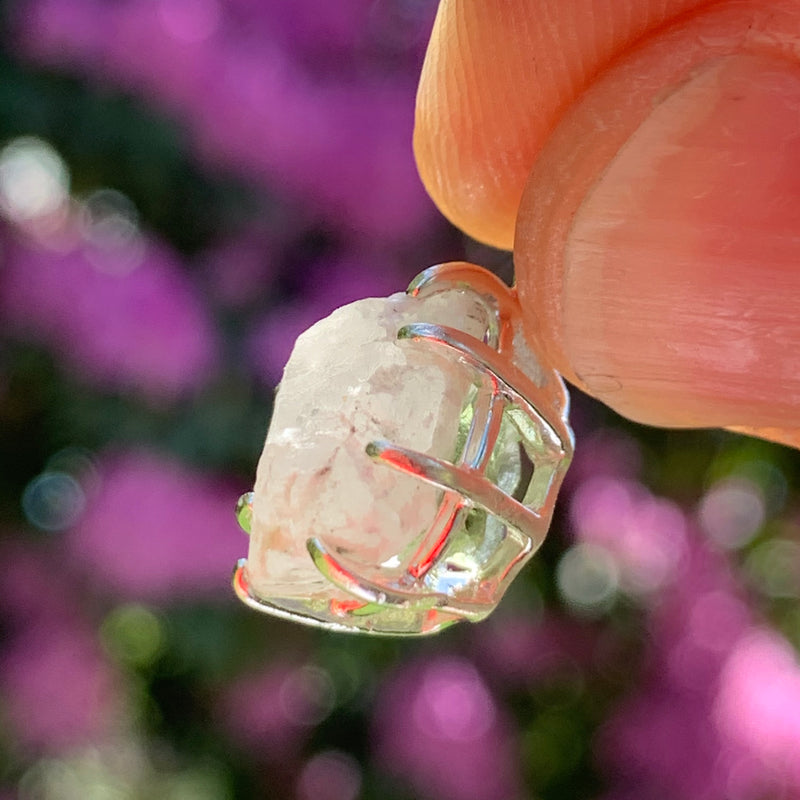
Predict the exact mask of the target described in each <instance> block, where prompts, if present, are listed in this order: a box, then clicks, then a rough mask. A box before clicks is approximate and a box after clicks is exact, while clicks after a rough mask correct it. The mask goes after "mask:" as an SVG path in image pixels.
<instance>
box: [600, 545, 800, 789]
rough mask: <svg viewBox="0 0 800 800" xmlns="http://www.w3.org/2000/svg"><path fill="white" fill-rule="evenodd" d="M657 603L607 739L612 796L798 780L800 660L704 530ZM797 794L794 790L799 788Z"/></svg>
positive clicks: (789, 785)
mask: <svg viewBox="0 0 800 800" xmlns="http://www.w3.org/2000/svg"><path fill="white" fill-rule="evenodd" d="M691 542H692V546H691V547H690V551H689V554H688V557H687V559H686V561H685V562H684V565H683V569H682V574H681V581H680V583H677V582H676V583H674V584H672V585H670V586H669V587H668V588H667V589H665V590H664V591H663V592H662V594H661V596H660V601H659V603H658V604H657V605H656V607H655V608H654V610H653V616H652V619H651V625H650V630H649V642H650V645H649V647H648V652H647V653H646V661H645V668H644V674H643V675H642V677H641V680H640V681H639V682H638V689H637V691H636V692H635V693H634V694H633V695H632V696H631V697H629V698H628V700H627V701H625V702H624V703H623V704H622V705H621V706H620V707H619V708H618V709H617V711H616V713H615V714H614V715H613V716H612V718H611V719H610V720H609V721H608V723H607V724H606V727H605V729H604V731H603V733H602V735H601V737H600V738H599V740H598V753H599V754H600V756H601V761H602V763H603V766H604V768H605V769H606V770H607V771H608V773H609V774H610V775H613V776H614V783H615V784H616V785H615V787H614V789H613V790H612V792H611V793H610V794H609V795H608V798H607V800H612V798H613V799H614V800H618V799H620V800H621V798H628V797H633V796H637V797H662V796H668V797H671V798H673V800H684V799H685V800H758V798H762V797H783V796H786V795H784V791H786V790H790V791H792V792H798V791H800V769H799V768H798V761H797V753H798V752H800V725H798V723H797V720H798V719H799V718H800V668H798V665H797V662H796V660H795V658H794V656H793V654H792V652H791V648H790V647H789V646H788V644H787V643H786V642H785V641H783V640H782V639H781V637H779V636H778V635H777V634H775V633H772V632H767V631H765V630H764V629H763V627H762V626H760V625H759V624H757V623H756V621H755V620H753V618H752V615H751V612H750V611H749V610H748V608H747V606H746V604H745V602H744V599H743V598H742V596H741V592H740V591H739V589H738V588H737V586H736V583H735V581H734V579H733V577H732V576H731V574H730V571H729V570H728V569H727V567H726V565H725V563H724V560H723V559H722V558H721V557H720V556H719V554H717V553H714V552H713V551H711V550H710V549H709V548H708V545H706V544H705V543H703V542H702V541H700V540H699V539H692V540H691ZM792 796H793V795H792Z"/></svg>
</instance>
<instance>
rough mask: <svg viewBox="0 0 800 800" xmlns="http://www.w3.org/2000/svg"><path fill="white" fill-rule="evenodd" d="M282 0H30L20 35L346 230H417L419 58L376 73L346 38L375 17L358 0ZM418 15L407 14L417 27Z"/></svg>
mask: <svg viewBox="0 0 800 800" xmlns="http://www.w3.org/2000/svg"><path fill="white" fill-rule="evenodd" d="M286 5H287V4H284V3H282V2H274V3H263V4H261V5H256V4H252V3H249V4H248V3H241V2H240V3H236V4H230V7H229V4H216V3H213V2H212V1H211V0H191V2H190V1H189V0H159V1H158V2H155V1H152V2H139V0H127V2H117V3H112V4H109V3H105V2H98V0H32V1H31V2H30V3H28V4H27V5H26V7H25V9H24V12H21V13H20V14H19V15H18V33H17V41H18V43H19V46H20V48H21V49H22V50H23V51H24V52H25V53H27V54H28V55H29V56H32V57H34V58H36V59H37V60H39V61H42V62H44V63H48V64H56V65H60V66H67V67H78V68H79V69H81V70H83V71H86V72H89V73H95V74H96V75H97V77H98V78H99V79H101V80H102V81H104V82H105V81H109V80H110V81H113V82H115V83H117V84H118V85H120V86H123V87H125V88H127V89H131V90H134V91H138V92H140V93H142V94H144V95H146V96H148V97H150V98H152V99H153V100H154V101H155V102H157V103H159V104H161V105H162V106H165V107H166V108H168V109H170V110H172V111H175V112H177V113H178V115H179V116H180V117H181V119H182V120H183V121H184V122H185V123H186V125H187V127H188V128H189V130H190V131H191V133H192V135H193V137H194V140H195V142H196V144H197V148H198V150H199V152H200V153H201V154H202V155H203V156H204V158H205V159H206V160H207V161H208V162H209V163H211V164H218V165H220V166H223V167H225V168H227V169H234V170H236V171H238V172H240V173H241V174H243V175H244V176H245V177H246V178H248V179H249V180H260V181H262V182H264V183H265V184H266V185H267V186H268V187H269V188H270V189H271V190H273V191H274V189H275V187H276V186H277V187H283V188H284V189H285V190H286V191H287V192H288V193H289V194H291V195H295V196H297V197H300V198H302V199H303V200H304V202H305V203H306V204H307V206H308V208H309V210H311V211H312V212H313V213H321V214H323V215H324V216H325V218H326V219H327V220H328V221H330V222H333V223H334V224H336V225H337V226H338V227H341V228H343V229H344V230H350V231H352V232H354V233H367V234H368V235H371V236H386V237H389V238H390V239H394V238H396V237H404V236H408V235H411V234H414V233H417V232H419V231H421V230H423V229H425V228H426V227H427V226H428V225H430V224H431V222H432V220H433V219H435V216H434V214H433V205H432V204H431V202H430V200H428V198H427V197H426V195H425V192H424V190H423V188H422V184H421V182H420V180H419V178H418V176H417V173H416V168H415V166H414V161H413V156H412V152H411V131H412V125H413V111H414V93H415V87H416V76H417V72H418V67H419V64H418V63H417V62H418V61H419V57H416V58H414V59H413V64H412V63H409V64H406V65H404V66H403V68H402V69H400V70H399V71H397V70H396V71H395V72H393V73H388V74H387V76H385V77H384V78H383V79H382V80H376V78H375V75H374V74H372V73H371V71H370V69H369V65H367V68H366V69H365V70H364V72H363V73H359V72H358V71H354V70H353V65H352V50H350V47H351V42H352V41H356V40H358V39H363V38H365V37H367V38H368V37H369V35H370V30H371V29H370V24H371V22H374V19H373V18H372V15H371V13H370V12H371V9H369V8H368V6H367V5H366V4H365V3H363V2H355V3H354V4H352V5H350V6H349V11H350V13H349V14H348V13H347V11H348V8H345V9H344V10H343V9H341V8H340V7H339V4H336V11H335V12H334V11H333V10H332V9H330V8H328V5H329V4H327V3H324V2H315V3H311V2H306V3H304V4H303V6H304V7H305V8H307V9H308V10H307V11H306V12H299V11H286V10H285V8H286ZM288 5H289V6H291V5H292V4H288ZM193 7H197V8H196V13H193V11H192V8H193ZM198 17H199V20H198ZM427 17H428V15H427V14H425V15H421V16H420V18H419V19H416V20H415V19H413V18H409V19H410V20H411V21H410V23H409V24H410V25H411V26H412V27H414V26H417V27H418V28H419V30H420V31H425V30H426V29H427V27H428V25H429V20H428V19H427ZM282 23H283V24H282ZM397 27H398V26H396V25H388V26H386V27H385V30H386V31H387V32H391V31H393V30H397ZM372 32H373V33H374V29H372ZM330 34H333V36H332V37H331V38H329V39H328V46H327V47H324V44H325V40H326V38H327V37H329V35H330ZM411 38H412V39H413V38H414V37H411ZM419 38H422V37H419ZM337 39H338V47H342V48H343V50H340V51H339V54H340V59H339V61H338V62H337V66H338V67H339V68H338V69H334V68H332V65H331V58H330V56H331V50H333V51H335V50H336V48H337V44H336V41H337ZM298 41H302V42H303V47H302V48H298V47H297V46H296V45H297V42H298ZM331 44H332V45H333V46H332V47H331ZM375 52H376V53H380V52H381V48H375ZM384 72H386V71H385V70H384Z"/></svg>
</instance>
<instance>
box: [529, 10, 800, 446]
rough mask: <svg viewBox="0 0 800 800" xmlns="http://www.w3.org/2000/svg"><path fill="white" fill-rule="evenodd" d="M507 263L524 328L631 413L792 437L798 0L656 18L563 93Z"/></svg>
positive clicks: (798, 322) (796, 346)
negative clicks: (583, 83)
mask: <svg viewBox="0 0 800 800" xmlns="http://www.w3.org/2000/svg"><path fill="white" fill-rule="evenodd" d="M515 247H516V250H515V258H516V263H517V280H518V288H519V292H520V298H521V300H522V302H523V306H524V308H525V310H526V312H527V313H528V317H527V322H528V325H529V329H530V332H531V334H532V335H533V336H535V337H536V338H537V339H538V340H539V342H540V344H541V346H542V347H543V348H544V350H545V351H546V352H547V354H548V355H549V356H550V358H551V360H552V361H553V363H554V364H555V366H556V367H557V368H558V369H559V370H560V371H561V372H562V373H564V374H565V376H566V377H568V378H569V379H570V380H572V381H574V382H576V383H577V384H578V385H580V386H582V387H583V388H585V389H586V390H587V391H588V392H590V393H591V394H593V395H595V396H597V397H598V398H600V399H601V400H603V401H604V402H606V403H607V404H609V405H611V406H612V407H614V408H615V409H617V410H618V411H620V412H621V413H623V414H625V415H626V416H629V417H632V418H634V419H637V420H640V421H643V422H648V423H652V424H658V425H677V426H714V427H734V428H737V429H749V430H751V432H752V430H753V429H757V431H756V432H757V433H759V434H760V435H764V436H766V437H767V438H774V439H778V440H780V441H784V442H787V443H794V444H795V445H796V444H797V443H798V442H800V412H799V411H798V409H800V308H799V307H798V301H800V4H798V3H796V2H782V3H779V2H773V3H767V2H763V0H760V1H759V2H752V3H730V4H721V5H717V6H715V7H713V8H709V9H707V10H705V11H703V12H702V13H698V14H696V15H694V16H691V17H683V18H682V19H681V20H680V22H677V23H676V24H674V25H672V26H668V27H667V28H664V29H661V30H660V31H659V32H657V33H656V34H654V35H652V36H650V37H648V38H647V39H646V40H644V41H643V42H642V43H641V45H640V46H639V47H637V48H636V49H635V50H633V51H631V52H629V53H627V54H626V55H625V56H624V57H622V58H621V59H620V60H619V61H618V62H617V63H616V64H615V65H614V66H613V67H612V68H610V69H608V70H607V71H606V72H605V73H604V75H603V76H602V77H600V78H599V79H598V80H596V81H595V82H594V83H593V85H592V86H591V87H590V88H589V89H588V90H587V91H586V92H585V93H584V94H583V95H582V96H581V98H579V99H578V101H576V103H575V104H573V106H572V108H571V109H570V111H569V112H568V113H567V114H566V115H565V116H564V118H563V119H562V120H561V122H560V123H559V125H558V127H557V128H556V129H555V130H554V131H553V134H552V135H551V136H550V138H549V140H548V143H547V144H546V146H545V147H544V149H543V150H542V152H541V154H540V157H539V159H538V160H537V162H536V165H535V166H534V169H533V172H532V174H531V177H530V181H529V183H528V185H527V188H526V190H525V195H524V198H523V201H522V205H521V208H520V214H519V224H518V229H517V239H516V245H515Z"/></svg>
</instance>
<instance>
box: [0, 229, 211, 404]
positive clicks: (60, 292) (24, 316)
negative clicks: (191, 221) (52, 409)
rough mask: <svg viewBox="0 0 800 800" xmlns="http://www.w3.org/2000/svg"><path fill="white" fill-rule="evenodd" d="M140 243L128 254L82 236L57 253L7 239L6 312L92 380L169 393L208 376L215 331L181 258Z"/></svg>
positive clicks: (0, 285) (1, 286)
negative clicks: (100, 250) (105, 250)
mask: <svg viewBox="0 0 800 800" xmlns="http://www.w3.org/2000/svg"><path fill="white" fill-rule="evenodd" d="M132 246H133V245H132ZM136 246H137V248H143V249H137V252H136V254H135V256H136V258H135V260H132V261H128V260H127V255H131V258H133V254H131V253H130V252H127V254H123V253H120V252H115V253H110V254H109V253H98V252H97V251H96V250H95V248H94V247H93V246H92V245H91V244H90V243H88V242H86V241H84V240H79V241H78V242H76V243H73V244H71V245H69V246H68V247H67V249H65V250H63V251H60V250H53V249H48V248H46V247H45V246H44V245H41V244H37V243H35V242H33V241H30V240H25V239H21V238H20V239H16V240H12V239H11V237H10V236H7V237H6V241H5V242H4V247H5V251H6V252H5V256H6V257H5V265H4V266H5V269H4V271H3V274H2V276H0V313H2V315H3V317H4V319H5V321H6V325H7V328H8V330H9V331H12V332H15V333H16V334H17V335H22V336H30V337H32V338H34V339H37V340H39V341H41V342H42V343H45V344H47V345H48V346H49V347H51V348H52V349H53V350H55V351H56V352H57V353H58V354H59V356H60V358H61V359H62V360H63V362H64V363H65V364H66V365H68V366H69V367H70V368H72V369H73V370H76V371H78V372H80V373H81V375H82V376H84V377H85V378H87V379H88V380H90V381H92V382H93V383H94V384H96V385H99V386H102V387H104V388H107V389H113V390H132V391H135V392H138V393H141V394H143V395H144V396H146V397H147V398H150V399H153V400H158V401H164V400H172V399H174V398H176V397H177V396H179V395H181V394H184V393H186V392H188V391H191V390H195V389H197V388H198V387H199V386H201V385H202V384H203V383H204V382H205V381H206V380H207V378H208V375H209V373H210V371H211V369H212V367H213V365H214V363H215V360H216V349H217V345H216V341H215V332H214V330H213V327H212V324H211V321H210V319H209V317H208V315H207V312H206V310H205V308H204V307H203V304H202V302H201V300H200V298H199V296H198V294H197V292H196V290H195V289H194V287H193V286H192V284H191V282H190V281H189V278H188V276H187V275H186V274H185V272H184V271H183V269H182V267H181V265H180V264H179V263H178V261H177V258H176V257H175V255H174V254H172V253H171V252H169V251H168V250H167V249H166V248H165V247H164V246H163V245H159V244H157V243H156V242H154V241H148V242H137V245H136Z"/></svg>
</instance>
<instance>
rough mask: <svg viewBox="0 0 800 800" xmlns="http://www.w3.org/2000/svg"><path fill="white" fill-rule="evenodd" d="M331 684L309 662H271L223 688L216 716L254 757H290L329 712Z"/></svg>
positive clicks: (332, 698)
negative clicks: (264, 667)
mask: <svg viewBox="0 0 800 800" xmlns="http://www.w3.org/2000/svg"><path fill="white" fill-rule="evenodd" d="M333 702H334V693H333V684H332V682H331V679H330V676H329V675H328V673H327V672H326V671H325V670H323V669H321V668H320V667H317V666H315V665H312V664H292V663H279V664H273V665H271V666H270V667H269V668H267V669H266V670H264V671H263V672H260V673H254V674H251V675H245V676H243V677H241V678H239V679H238V680H237V681H235V682H233V683H232V684H231V685H229V686H227V687H225V689H224V691H223V692H222V694H221V696H220V698H219V702H218V704H217V717H218V720H219V722H220V724H221V727H222V728H223V729H225V730H226V731H227V733H228V735H229V736H230V737H231V739H232V740H233V741H235V742H236V743H237V744H238V745H239V746H240V747H242V748H243V749H245V750H247V751H248V752H250V753H252V754H253V755H255V756H257V757H258V758H259V759H260V760H261V759H263V760H268V761H281V762H286V761H291V760H293V759H296V758H298V757H299V755H300V751H301V749H302V747H303V745H304V744H305V742H306V741H307V740H308V738H309V736H310V735H311V733H312V731H313V729H314V726H315V725H317V724H319V723H320V722H321V721H322V720H323V719H324V718H325V717H326V716H327V715H328V714H329V713H330V711H331V709H332V707H333Z"/></svg>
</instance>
